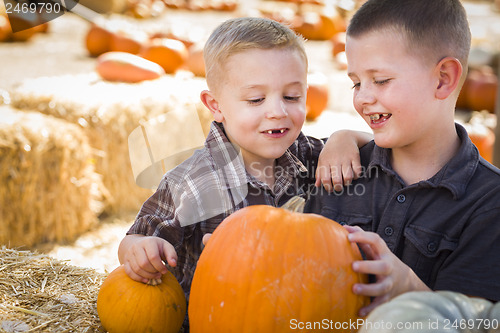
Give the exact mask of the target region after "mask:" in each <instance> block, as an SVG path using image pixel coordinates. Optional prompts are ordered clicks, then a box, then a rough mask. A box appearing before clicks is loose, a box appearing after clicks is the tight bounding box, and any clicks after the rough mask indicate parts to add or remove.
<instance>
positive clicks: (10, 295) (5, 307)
mask: <svg viewBox="0 0 500 333" xmlns="http://www.w3.org/2000/svg"><path fill="white" fill-rule="evenodd" d="M104 278H105V274H102V273H98V272H96V271H94V270H93V269H90V268H81V267H75V266H71V265H68V264H67V263H65V262H63V261H60V260H56V259H54V258H51V257H49V256H47V255H43V254H39V253H36V252H30V251H18V250H14V249H9V248H6V247H2V248H0V331H1V332H25V331H29V332H105V331H104V329H103V328H102V326H101V325H100V321H99V318H98V315H97V308H96V301H97V294H98V292H99V288H100V286H101V284H102V281H103V280H104Z"/></svg>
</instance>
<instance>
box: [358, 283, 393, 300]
mask: <svg viewBox="0 0 500 333" xmlns="http://www.w3.org/2000/svg"><path fill="white" fill-rule="evenodd" d="M391 288H392V283H391V280H390V279H382V280H380V281H377V283H368V284H364V283H356V284H354V286H353V287H352V291H353V293H355V294H356V295H363V296H370V297H377V296H382V295H387V297H389V292H390V291H391Z"/></svg>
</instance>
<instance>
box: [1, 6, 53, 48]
mask: <svg viewBox="0 0 500 333" xmlns="http://www.w3.org/2000/svg"><path fill="white" fill-rule="evenodd" d="M28 14H30V13H26V14H22V15H17V14H15V13H12V14H9V15H7V14H6V13H5V11H4V10H1V11H0V42H25V41H28V40H30V39H31V38H32V37H33V36H34V35H36V34H38V33H44V32H47V31H48V29H49V23H48V22H44V21H43V19H42V17H41V16H40V15H37V14H32V15H28ZM12 26H14V27H17V28H18V29H17V30H20V29H23V30H20V31H17V32H13V31H12Z"/></svg>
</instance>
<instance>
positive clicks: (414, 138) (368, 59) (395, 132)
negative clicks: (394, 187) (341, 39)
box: [346, 30, 443, 148]
mask: <svg viewBox="0 0 500 333" xmlns="http://www.w3.org/2000/svg"><path fill="white" fill-rule="evenodd" d="M405 45H406V44H405V43H404V40H403V36H402V35H401V34H400V33H397V32H394V31H391V30H379V31H374V32H369V33H366V34H362V35H361V36H358V37H356V38H353V37H349V36H348V39H347V44H346V55H347V61H348V69H347V70H348V75H349V77H350V78H351V80H352V82H353V84H354V87H353V89H354V95H353V103H354V107H355V109H356V111H357V112H358V113H359V114H360V115H361V116H362V117H363V119H364V120H365V121H366V122H367V123H368V125H370V127H371V128H372V130H373V133H374V138H375V142H376V144H377V145H378V146H380V147H384V148H401V147H406V146H409V145H414V144H416V143H418V142H423V141H426V140H427V141H428V142H432V140H433V139H435V136H434V131H436V130H439V126H440V124H439V123H440V122H441V123H442V122H443V118H439V117H442V115H441V116H440V113H439V110H440V107H441V106H442V105H441V103H440V101H439V99H436V98H435V91H436V88H437V87H438V86H439V75H436V73H439V71H437V72H436V64H433V63H432V62H431V61H429V59H424V58H423V57H421V56H420V57H419V56H417V55H414V54H412V53H411V52H409V51H408V50H407V48H406V47H405ZM441 114H442V112H441ZM421 146H424V145H423V144H422V145H421Z"/></svg>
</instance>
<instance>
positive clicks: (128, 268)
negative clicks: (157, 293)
mask: <svg viewBox="0 0 500 333" xmlns="http://www.w3.org/2000/svg"><path fill="white" fill-rule="evenodd" d="M123 266H124V267H125V273H127V275H128V276H129V277H130V278H131V279H132V280H134V281H138V282H142V283H148V281H149V279H148V278H147V277H144V276H142V275H139V274H137V273H136V272H135V271H134V270H133V269H132V267H131V266H130V264H129V263H125V264H123Z"/></svg>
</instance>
